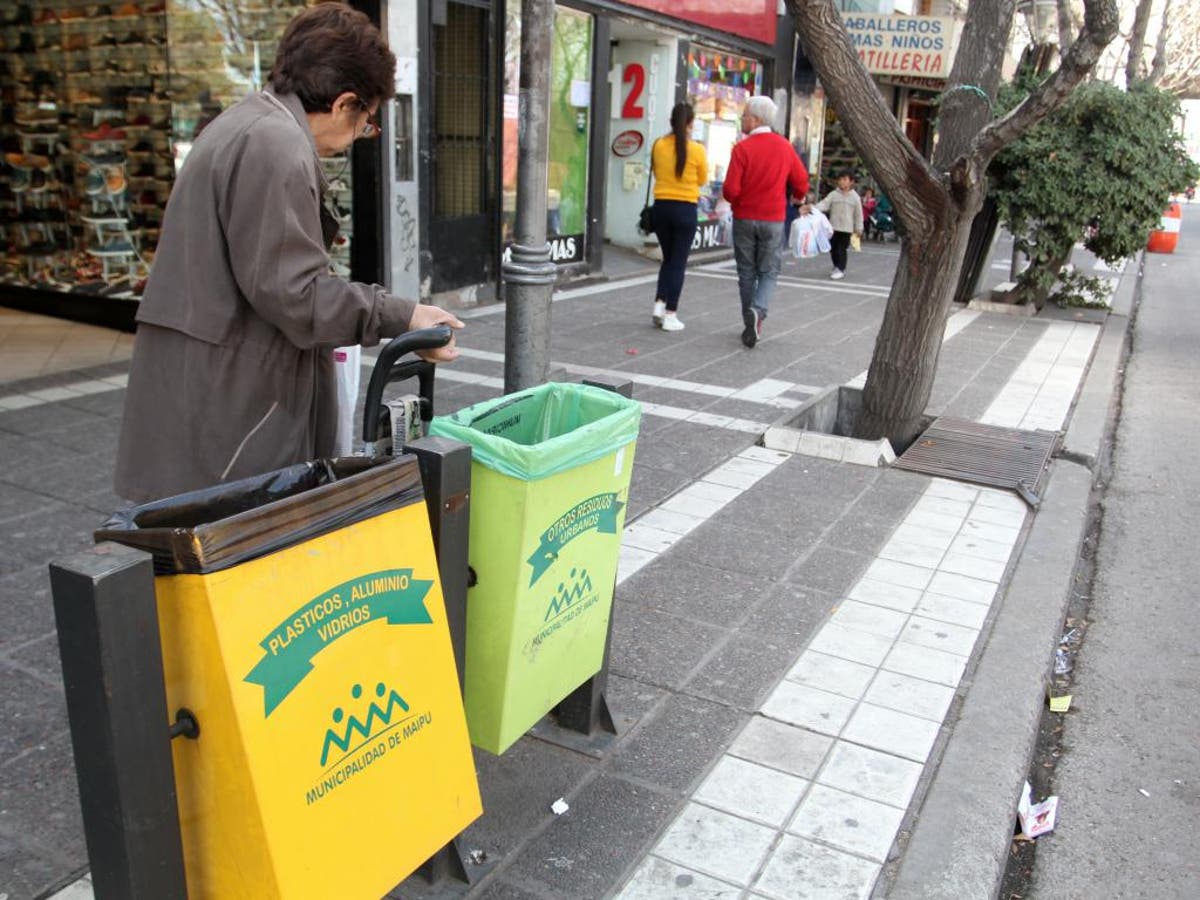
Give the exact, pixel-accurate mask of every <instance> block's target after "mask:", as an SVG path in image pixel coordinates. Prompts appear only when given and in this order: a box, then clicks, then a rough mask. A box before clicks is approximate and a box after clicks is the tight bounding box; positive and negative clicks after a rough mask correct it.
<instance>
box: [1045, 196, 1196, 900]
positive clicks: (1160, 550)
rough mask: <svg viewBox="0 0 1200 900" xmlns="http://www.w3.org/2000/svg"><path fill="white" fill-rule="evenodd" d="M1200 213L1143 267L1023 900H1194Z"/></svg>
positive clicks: (1190, 211)
mask: <svg viewBox="0 0 1200 900" xmlns="http://www.w3.org/2000/svg"><path fill="white" fill-rule="evenodd" d="M1198 229H1200V208H1198V207H1196V206H1191V207H1189V206H1187V205H1186V204H1185V211H1184V225H1183V235H1182V237H1181V239H1180V243H1179V246H1178V249H1177V250H1176V252H1175V253H1174V254H1171V255H1156V254H1148V255H1147V256H1146V260H1145V273H1144V277H1143V299H1142V303H1141V307H1140V311H1139V312H1138V315H1137V319H1136V324H1135V327H1134V332H1133V348H1132V355H1131V357H1130V361H1129V364H1128V368H1127V370H1126V373H1125V386H1124V395H1123V404H1122V411H1121V417H1120V423H1119V427H1118V430H1117V435H1116V446H1115V449H1114V454H1113V471H1112V477H1111V482H1110V484H1109V485H1108V488H1107V491H1106V494H1105V496H1104V500H1103V524H1102V531H1101V536H1100V541H1099V548H1098V551H1097V555H1096V577H1095V584H1094V590H1093V596H1092V600H1091V609H1090V614H1089V616H1088V618H1089V622H1090V624H1089V625H1088V628H1087V637H1086V641H1085V643H1084V645H1083V648H1082V650H1081V652H1080V654H1079V657H1078V660H1077V661H1076V665H1075V672H1074V685H1073V689H1074V704H1073V707H1072V709H1073V711H1072V712H1071V713H1070V714H1069V715H1068V716H1066V726H1065V732H1064V748H1065V749H1064V754H1063V757H1062V759H1061V760H1060V762H1059V764H1058V769H1057V771H1056V774H1055V777H1054V791H1055V793H1056V794H1057V795H1058V796H1059V808H1058V825H1057V829H1056V830H1055V832H1054V833H1053V834H1052V835H1049V836H1046V837H1043V838H1041V839H1039V842H1038V848H1037V862H1036V865H1035V868H1034V881H1033V888H1034V889H1033V891H1032V893H1031V894H1030V896H1031V897H1033V898H1037V900H1070V898H1095V897H1105V898H1126V897H1128V898H1154V900H1173V898H1181V900H1182V898H1194V897H1196V896H1198V895H1200V829H1197V828H1196V822H1197V820H1198V819H1200V773H1198V767H1197V749H1196V739H1197V735H1198V734H1200V705H1198V704H1197V703H1196V686H1197V683H1200V656H1197V654H1196V650H1195V647H1196V641H1197V638H1198V637H1200V623H1198V621H1197V617H1196V583H1197V580H1198V579H1200V557H1198V556H1197V554H1196V553H1195V546H1196V535H1197V532H1198V531H1200V509H1198V508H1197V506H1196V496H1197V495H1198V494H1200V471H1198V470H1197V468H1196V464H1195V460H1194V459H1193V457H1192V456H1191V453H1192V451H1193V450H1195V449H1196V431H1197V429H1196V409H1197V405H1198V404H1200V354H1197V347H1198V346H1200V303H1198V302H1197V296H1196V292H1195V279H1196V274H1197V270H1198V268H1200V234H1198V233H1197V230H1198Z"/></svg>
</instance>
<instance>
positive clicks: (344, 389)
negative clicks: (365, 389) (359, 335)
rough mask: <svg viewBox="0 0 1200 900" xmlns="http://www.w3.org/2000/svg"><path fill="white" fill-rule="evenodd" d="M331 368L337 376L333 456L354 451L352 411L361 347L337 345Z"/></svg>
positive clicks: (356, 392) (359, 369)
mask: <svg viewBox="0 0 1200 900" xmlns="http://www.w3.org/2000/svg"><path fill="white" fill-rule="evenodd" d="M333 370H334V373H335V374H336V376H337V404H338V417H337V440H336V442H335V443H334V448H333V454H334V456H350V455H351V454H352V453H353V452H354V423H355V421H356V420H355V416H354V413H355V411H356V409H357V408H358V381H359V376H360V375H361V374H362V347H359V346H354V347H338V348H337V349H336V350H334V351H333Z"/></svg>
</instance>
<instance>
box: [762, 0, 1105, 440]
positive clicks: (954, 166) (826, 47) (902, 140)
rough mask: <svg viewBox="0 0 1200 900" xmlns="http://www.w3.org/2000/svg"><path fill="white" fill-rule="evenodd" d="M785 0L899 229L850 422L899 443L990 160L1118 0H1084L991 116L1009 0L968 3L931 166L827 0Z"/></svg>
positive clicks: (1089, 53) (1035, 115)
mask: <svg viewBox="0 0 1200 900" xmlns="http://www.w3.org/2000/svg"><path fill="white" fill-rule="evenodd" d="M786 2H787V8H788V10H789V11H790V12H791V14H792V17H793V19H794V20H795V22H796V33H797V34H798V35H799V36H800V39H801V41H802V42H803V44H804V49H805V52H806V53H807V54H808V57H809V59H810V60H811V61H812V63H813V67H814V68H815V69H816V71H817V74H818V75H819V76H820V78H821V83H822V84H823V85H824V87H825V91H826V93H827V94H828V96H829V100H830V102H831V103H832V105H833V107H834V108H835V109H836V110H837V112H838V116H839V117H840V118H841V121H842V122H843V124H844V126H845V129H846V133H847V134H848V135H849V136H850V140H851V141H852V142H853V143H854V147H855V149H856V150H857V151H858V153H859V156H861V157H862V158H863V160H864V161H865V162H866V163H867V165H868V166H869V167H870V169H871V174H872V175H873V176H874V177H875V178H876V180H877V181H878V182H879V183H880V185H881V186H882V187H883V189H884V191H885V192H886V193H887V195H888V197H889V199H890V200H891V201H892V205H893V206H894V208H895V210H896V212H897V214H898V215H899V217H900V219H901V220H903V222H904V225H905V228H906V233H907V236H906V237H905V238H904V239H903V240H902V241H901V244H900V261H899V263H898V265H897V270H896V277H895V280H894V281H893V282H892V290H891V293H890V295H889V296H888V305H887V310H886V311H885V312H884V318H883V326H882V327H881V329H880V332H879V336H878V338H877V339H876V342H875V352H874V355H873V356H872V359H871V366H870V369H869V371H868V373H867V383H866V387H865V388H864V390H863V411H862V414H861V416H860V417H859V421H858V425H857V427H856V428H855V434H856V436H858V437H866V438H876V437H889V438H891V439H892V441H893V443H895V444H899V445H901V446H903V445H906V444H907V443H908V442H910V441H911V440H912V439H913V438H914V437H915V436H916V434H917V431H918V429H919V427H920V422H921V416H922V414H923V413H924V410H925V404H926V403H927V402H928V401H929V396H930V393H931V391H932V389H933V378H934V374H935V373H936V371H937V360H938V354H939V352H940V351H941V345H942V335H943V333H944V330H945V322H946V313H947V311H948V310H949V307H950V302H951V299H952V297H953V295H954V291H955V288H956V286H957V284H958V276H959V272H960V271H961V269H962V265H963V254H964V252H965V249H966V246H967V242H968V239H969V237H970V233H971V222H972V220H973V219H974V216H975V214H976V213H977V212H979V210H980V208H981V207H982V206H983V197H984V191H985V190H986V184H987V183H986V175H985V173H986V170H987V166H988V163H990V162H991V160H992V158H993V157H994V156H995V155H996V154H997V153H998V152H999V151H1000V149H1001V148H1003V147H1004V146H1005V145H1006V144H1008V143H1009V142H1010V141H1013V140H1016V139H1017V138H1019V137H1020V136H1021V135H1022V134H1024V132H1025V131H1026V130H1027V129H1028V128H1029V127H1031V126H1032V125H1034V124H1035V123H1037V122H1038V121H1040V120H1041V119H1043V118H1044V117H1045V116H1046V115H1048V114H1049V113H1050V112H1052V111H1053V110H1054V108H1055V107H1056V106H1058V105H1059V104H1060V103H1061V102H1062V101H1063V100H1064V99H1065V98H1066V96H1067V95H1068V94H1069V93H1070V92H1071V91H1072V90H1073V89H1074V87H1075V85H1076V84H1078V83H1079V82H1080V81H1081V80H1082V79H1083V78H1084V77H1086V75H1087V74H1088V73H1089V72H1090V71H1091V70H1092V68H1093V67H1094V66H1095V64H1096V60H1097V59H1098V58H1099V56H1100V51H1101V50H1103V48H1104V47H1105V45H1107V44H1108V42H1109V41H1110V40H1112V36H1113V34H1115V32H1116V18H1117V14H1116V2H1115V0H1084V8H1085V12H1084V27H1083V31H1082V32H1081V33H1080V34H1079V36H1078V39H1077V40H1076V41H1075V43H1074V45H1073V46H1072V48H1071V51H1070V53H1068V54H1067V56H1066V57H1065V58H1064V59H1063V62H1062V65H1061V66H1060V67H1059V70H1058V71H1057V72H1055V73H1054V74H1053V75H1051V76H1050V77H1049V78H1047V79H1046V80H1045V81H1044V82H1042V84H1041V85H1039V86H1038V88H1037V89H1035V90H1034V91H1033V93H1032V94H1030V95H1029V97H1027V98H1026V99H1025V101H1024V102H1022V103H1021V104H1019V105H1018V106H1017V107H1016V108H1015V109H1014V110H1012V111H1011V112H1009V113H1008V114H1006V115H1004V116H1002V117H1000V118H999V119H993V109H992V104H993V101H994V98H995V92H996V88H997V86H998V84H999V82H1000V72H1001V62H1002V60H1003V57H1004V50H1005V45H1006V44H1007V37H1008V33H1009V30H1010V28H1011V26H1012V17H1013V12H1014V9H1015V5H1016V0H974V2H972V3H970V4H969V5H968V7H967V17H966V21H965V23H964V26H963V31H962V37H961V38H960V41H959V47H958V51H957V53H956V54H955V59H954V65H953V67H952V69H951V71H950V77H949V78H948V79H947V82H946V90H945V91H943V92H942V97H941V110H940V112H939V126H938V146H937V150H936V151H935V154H934V161H933V164H932V165H930V163H928V162H927V161H926V160H925V159H924V158H923V157H922V156H921V155H920V154H919V153H917V152H916V150H915V148H914V147H913V146H912V144H911V143H910V142H909V141H908V139H907V138H906V137H905V135H904V132H903V131H902V130H901V129H900V125H899V123H898V122H897V121H896V119H895V117H894V116H893V115H892V114H891V111H890V110H889V109H888V108H887V106H886V104H884V102H883V99H882V95H881V94H880V92H879V90H878V88H877V87H876V85H875V82H874V81H873V80H872V78H871V76H870V75H869V74H868V72H867V70H866V68H865V67H864V66H863V64H862V62H861V61H860V60H859V57H858V52H857V50H856V49H855V47H854V45H853V44H852V43H851V41H850V36H849V35H848V34H847V32H846V30H845V28H844V27H843V26H842V22H841V19H840V18H839V15H838V12H837V10H836V9H835V7H834V4H833V2H832V0H786Z"/></svg>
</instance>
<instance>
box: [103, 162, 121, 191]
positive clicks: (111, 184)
mask: <svg viewBox="0 0 1200 900" xmlns="http://www.w3.org/2000/svg"><path fill="white" fill-rule="evenodd" d="M125 186H126V183H125V167H124V166H119V165H118V166H109V167H108V169H107V170H106V171H105V173H104V187H105V188H106V189H107V190H108V193H109V194H110V195H111V196H114V197H115V196H116V195H117V194H121V193H124V191H125Z"/></svg>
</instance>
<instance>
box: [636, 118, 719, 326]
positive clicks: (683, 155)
mask: <svg viewBox="0 0 1200 900" xmlns="http://www.w3.org/2000/svg"><path fill="white" fill-rule="evenodd" d="M695 120H696V113H695V111H694V110H693V109H692V107H691V106H690V105H689V104H687V103H677V104H675V108H674V109H672V110H671V133H670V134H668V135H665V136H663V137H660V138H659V139H658V140H657V141H655V142H654V146H653V147H651V148H650V164H651V167H652V169H653V171H654V206H653V208H652V210H651V221H652V222H653V224H654V233H655V235H657V237H658V245H659V247H661V248H662V266H661V267H660V268H659V270H658V291H657V293H656V294H655V295H654V324H655V325H657V326H658V327H659V328H661V329H662V330H663V331H683V322H681V321H680V320H679V316H678V315H676V310H677V309H679V294H680V292H681V291H682V290H683V273H684V269H685V268H686V267H687V260H688V253H689V252H691V249H692V241H693V239H694V238H695V237H696V201H697V200H699V199H700V188H701V187H702V186H703V185H705V184H707V183H708V157H707V156H706V155H705V153H704V146H703V145H702V144H699V143H697V142H696V141H693V140H692V139H691V138H692V124H693V122H695Z"/></svg>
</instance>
